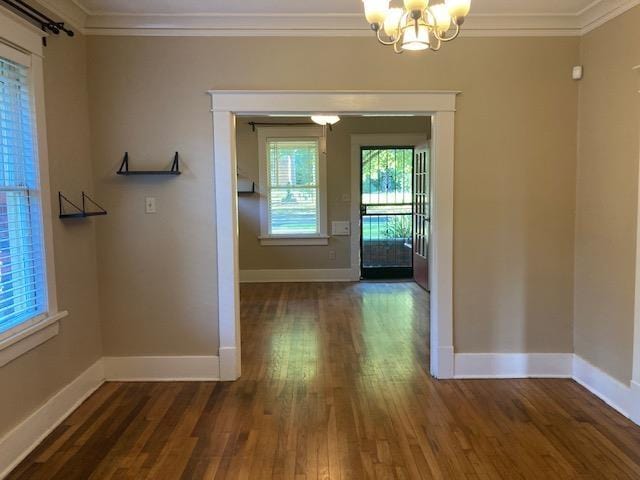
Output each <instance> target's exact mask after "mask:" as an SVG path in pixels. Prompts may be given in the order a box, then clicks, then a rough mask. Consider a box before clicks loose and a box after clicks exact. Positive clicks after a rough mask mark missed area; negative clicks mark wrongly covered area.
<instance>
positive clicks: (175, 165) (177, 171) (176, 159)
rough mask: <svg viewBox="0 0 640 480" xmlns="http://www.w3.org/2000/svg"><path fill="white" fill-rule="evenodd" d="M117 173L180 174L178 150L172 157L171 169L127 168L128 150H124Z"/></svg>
mask: <svg viewBox="0 0 640 480" xmlns="http://www.w3.org/2000/svg"><path fill="white" fill-rule="evenodd" d="M116 173H117V174H118V175H180V174H181V173H182V172H181V171H180V159H179V156H178V152H176V154H175V156H174V157H173V163H172V164H171V170H129V152H125V154H124V158H123V159H122V163H121V164H120V168H119V169H118V171H117V172H116Z"/></svg>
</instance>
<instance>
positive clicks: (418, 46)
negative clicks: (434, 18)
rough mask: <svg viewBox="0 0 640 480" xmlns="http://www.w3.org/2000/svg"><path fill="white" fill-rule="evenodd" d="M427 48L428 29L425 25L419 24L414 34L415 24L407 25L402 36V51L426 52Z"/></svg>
mask: <svg viewBox="0 0 640 480" xmlns="http://www.w3.org/2000/svg"><path fill="white" fill-rule="evenodd" d="M427 48H429V29H428V28H427V25H426V24H424V23H422V22H420V23H419V24H418V32H417V33H416V28H415V24H413V23H412V24H411V25H408V26H407V28H406V29H405V30H404V34H403V36H402V49H403V50H411V51H418V50H426V49H427Z"/></svg>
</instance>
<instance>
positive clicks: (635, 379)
mask: <svg viewBox="0 0 640 480" xmlns="http://www.w3.org/2000/svg"><path fill="white" fill-rule="evenodd" d="M633 71H634V72H635V73H636V75H637V83H636V90H637V92H638V93H640V65H637V66H635V67H633ZM636 108H637V110H638V111H639V112H640V96H636ZM638 145H639V146H640V125H638ZM638 153H639V158H638V162H640V148H639V152H638ZM637 184H638V186H640V174H639V177H638V183H637ZM637 202H638V213H637V218H636V253H635V255H636V258H635V296H634V308H633V317H634V318H633V325H634V326H633V329H634V333H633V353H632V355H633V360H632V361H633V367H632V375H631V380H632V390H633V395H634V397H635V398H634V402H633V403H632V405H634V409H633V411H632V412H631V415H632V417H633V418H634V420H635V421H636V423H640V188H638V198H637Z"/></svg>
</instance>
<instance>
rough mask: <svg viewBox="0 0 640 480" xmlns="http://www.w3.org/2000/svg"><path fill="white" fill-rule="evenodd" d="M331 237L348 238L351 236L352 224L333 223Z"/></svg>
mask: <svg viewBox="0 0 640 480" xmlns="http://www.w3.org/2000/svg"><path fill="white" fill-rule="evenodd" d="M331 235H335V236H348V235H351V223H350V222H331Z"/></svg>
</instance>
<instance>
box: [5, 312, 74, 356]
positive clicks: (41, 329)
mask: <svg viewBox="0 0 640 480" xmlns="http://www.w3.org/2000/svg"><path fill="white" fill-rule="evenodd" d="M68 314H69V312H66V311H63V312H58V313H55V314H53V315H49V316H46V317H44V318H43V319H42V320H41V321H39V322H38V323H36V324H35V325H32V326H30V327H28V328H25V329H24V330H21V331H19V332H16V333H15V334H14V335H12V336H10V337H7V338H5V339H3V340H0V367H3V366H5V365H6V364H7V363H9V362H11V361H12V360H15V359H16V358H18V357H19V356H20V355H24V354H25V353H27V352H28V351H29V350H33V349H34V348H36V347H37V346H39V345H42V344H43V343H44V342H46V341H47V340H49V339H51V338H53V337H55V336H56V335H57V334H58V332H59V323H58V322H59V320H61V319H62V318H64V317H66V316H67V315H68Z"/></svg>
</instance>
